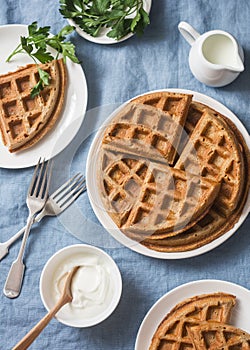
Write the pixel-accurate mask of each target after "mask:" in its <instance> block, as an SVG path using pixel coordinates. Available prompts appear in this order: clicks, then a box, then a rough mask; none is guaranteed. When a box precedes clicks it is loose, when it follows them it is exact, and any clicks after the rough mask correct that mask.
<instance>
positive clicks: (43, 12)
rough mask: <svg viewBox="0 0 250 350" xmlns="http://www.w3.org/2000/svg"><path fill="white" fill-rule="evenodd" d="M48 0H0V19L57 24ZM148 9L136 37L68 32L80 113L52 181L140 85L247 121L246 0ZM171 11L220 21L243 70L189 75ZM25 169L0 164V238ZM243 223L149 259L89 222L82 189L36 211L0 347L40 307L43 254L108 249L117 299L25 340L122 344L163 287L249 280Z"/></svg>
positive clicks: (2, 273)
mask: <svg viewBox="0 0 250 350" xmlns="http://www.w3.org/2000/svg"><path fill="white" fill-rule="evenodd" d="M58 3H59V1H52V0H50V1H41V0H33V1H24V0H18V1H17V0H0V25H4V24H11V23H20V24H29V23H31V22H33V21H35V20H37V21H38V24H39V26H45V25H50V26H51V31H52V32H57V31H58V30H59V29H61V27H62V26H63V25H65V24H66V21H65V20H64V19H63V18H62V16H61V15H60V13H59V11H58V8H59V4H58ZM150 18H151V24H150V26H149V27H148V28H147V29H146V31H145V34H144V35H143V37H141V38H139V37H136V36H134V37H132V38H130V39H129V40H127V41H124V42H123V43H120V44H116V45H112V46H104V45H98V44H94V43H91V42H88V41H86V40H84V39H82V38H81V37H79V36H78V35H77V34H76V33H74V34H73V35H72V37H71V39H72V41H73V42H74V43H75V45H76V47H77V54H78V57H79V59H80V60H81V61H82V67H83V69H84V72H85V75H86V78H87V83H88V92H89V100H88V112H87V114H86V117H85V120H84V123H83V125H82V127H81V130H80V131H79V133H78V135H77V136H76V138H75V140H74V141H73V142H72V144H71V145H70V146H69V147H67V149H65V150H64V151H63V152H62V153H61V154H59V155H58V156H57V157H56V158H55V169H54V176H53V179H54V181H53V185H54V186H55V187H56V185H57V184H59V183H61V181H63V180H65V179H66V178H68V176H69V174H71V173H75V172H76V171H81V172H83V173H84V172H85V165H86V156H87V153H88V149H89V146H90V142H91V139H92V138H93V132H92V131H93V130H96V129H97V128H98V126H99V125H100V124H101V122H102V121H103V120H104V119H105V118H106V117H107V115H108V114H109V112H110V111H111V110H113V109H114V108H115V106H116V105H117V104H120V103H122V102H124V101H126V100H128V99H129V98H132V97H133V96H135V95H138V94H140V93H144V92H146V91H149V90H154V89H161V88H185V89H191V90H195V91H199V92H201V93H204V94H207V95H208V96H211V97H213V98H215V99H217V100H218V101H220V102H222V103H223V104H225V105H226V106H227V107H228V108H229V109H231V110H232V111H233V112H234V113H235V114H236V115H237V116H238V118H239V119H240V120H241V121H242V122H243V123H244V125H245V126H246V128H247V129H248V130H249V129H250V110H249V93H250V91H249V90H250V82H249V69H250V2H249V1H247V0H243V1H240V2H239V1H236V0H221V1H214V0H207V1H203V0H189V1H185V0H178V1H173V0H153V4H152V9H151V13H150ZM181 20H185V21H188V22H189V23H190V24H192V25H193V26H194V27H195V28H196V29H197V30H198V31H199V32H201V33H202V32H205V31H207V30H210V29H222V30H226V31H229V32H230V33H231V34H233V35H234V36H235V37H236V38H237V39H238V40H239V42H240V43H241V45H242V46H243V48H244V52H245V67H246V69H245V71H244V72H243V73H242V74H241V75H240V76H239V78H238V79H237V80H236V81H234V82H233V83H232V84H230V85H228V86H226V87H223V88H209V87H207V86H205V85H203V84H202V83H199V82H198V81H197V80H196V79H195V78H194V77H193V76H192V74H191V72H190V70H189V67H188V51H189V47H188V44H187V43H186V42H185V41H184V39H183V38H182V37H181V36H180V34H179V32H178V29H177V25H178V23H179V22H180V21H181ZM0 45H1V43H0ZM100 106H102V108H101V111H102V113H97V111H100V108H97V109H95V108H96V107H100ZM103 106H104V107H103ZM95 112H96V113H95ZM88 135H90V137H88V138H87V139H86V136H88ZM85 139H86V140H85ZM82 140H83V141H84V142H82V144H81V141H82ZM74 153H75V155H74V157H73V156H72V155H73V154H74ZM0 156H1V155H0ZM32 172H33V168H28V169H20V170H8V169H0V200H1V202H0V241H5V240H6V239H7V238H9V237H10V236H11V235H12V234H13V233H15V232H16V231H18V230H19V228H21V227H22V226H23V225H24V224H25V218H26V215H27V207H26V205H25V197H26V192H27V188H28V184H29V181H30V178H31V175H32ZM249 227H250V223H249V218H247V219H246V221H245V222H244V224H243V225H242V226H241V227H240V229H239V230H238V231H237V232H236V233H235V234H234V235H233V236H232V237H231V238H230V239H229V240H228V241H227V242H225V243H224V244H222V245H221V246H219V247H218V248H216V249H214V250H213V251H211V252H209V253H206V254H204V255H201V256H198V257H194V258H189V259H184V260H175V261H173V260H168V261H166V260H157V259H153V258H149V257H145V256H142V255H139V254H138V253H135V252H133V251H131V250H129V249H128V248H125V247H123V246H121V245H120V244H118V243H117V242H115V241H114V240H113V239H112V238H111V237H110V235H109V234H108V233H107V232H106V231H105V230H104V229H103V228H102V227H101V225H100V224H99V223H98V220H97V219H96V217H95V215H94V213H93V211H92V209H91V206H90V203H89V200H88V196H87V193H85V194H84V195H83V196H82V197H81V198H79V200H78V201H77V204H76V205H75V206H74V207H73V208H70V210H69V211H68V212H65V213H64V214H63V215H62V216H61V217H60V218H58V219H57V218H48V219H44V221H43V223H42V224H40V225H39V226H38V225H37V226H35V227H34V229H33V231H32V234H31V235H30V238H29V242H28V245H27V250H26V253H25V263H26V266H27V268H26V273H25V278H24V284H23V288H22V292H21V295H20V296H19V298H17V299H13V300H10V299H7V298H6V297H5V296H4V295H3V293H0V315H1V316H0V349H1V350H9V349H11V348H12V347H13V346H14V344H16V343H17V342H18V341H19V340H20V339H21V338H22V337H23V336H24V335H25V334H26V333H27V332H28V331H29V330H30V329H31V328H32V327H33V326H34V325H35V324H36V322H37V321H38V320H39V319H40V318H42V317H43V316H44V314H45V308H44V306H43V304H42V301H41V299H40V294H39V278H40V274H41V271H42V269H43V267H44V265H45V263H46V262H47V260H48V259H49V258H50V257H51V256H52V255H53V254H54V253H55V252H56V251H58V250H59V249H61V248H63V247H65V246H68V245H71V244H77V243H81V242H82V241H85V242H86V243H90V244H94V245H96V246H99V247H100V248H103V249H104V250H105V251H106V252H108V253H109V254H110V255H111V256H112V257H113V259H114V260H115V262H116V263H117V265H118V266H119V268H120V271H121V275H122V279H123V293H122V297H121V301H120V303H119V305H118V307H117V309H116V310H115V312H114V313H113V314H112V315H111V316H110V317H109V318H108V319H107V320H105V321H104V322H102V323H101V324H99V325H97V326H95V327H91V328H86V329H75V328H71V327H67V326H64V325H62V324H60V323H59V322H57V321H56V320H53V321H52V322H51V323H50V324H49V326H48V327H47V328H46V329H45V330H44V331H43V333H42V334H41V335H40V336H39V337H38V338H37V340H36V341H35V342H34V343H33V344H32V346H31V347H30V349H51V350H52V349H53V350H56V349H60V350H61V349H66V350H71V349H94V350H99V349H102V350H110V349H114V350H132V349H133V348H134V343H135V339H136V334H137V331H138V328H139V326H140V323H141V321H142V320H143V318H144V316H145V314H146V312H147V311H148V310H149V308H150V307H151V306H152V305H153V304H154V303H155V302H156V301H157V299H158V298H160V297H161V296H162V295H164V294H165V293H166V292H168V291H169V290H171V289H172V288H174V287H176V286H178V285H180V284H183V283H186V282H189V281H193V280H199V279H209V278H218V279H222V280H226V281H231V282H234V283H238V284H240V285H242V286H244V287H246V288H250V278H249V276H250V271H249V266H250V255H249V245H250V235H249ZM19 244H20V242H19V243H17V244H15V245H14V246H13V247H12V248H11V250H10V253H9V255H8V256H7V257H6V258H5V259H4V260H3V261H1V262H0V289H2V288H3V286H4V282H5V279H6V276H7V273H8V271H9V268H10V265H11V262H12V261H13V259H15V258H16V256H17V252H18V249H19Z"/></svg>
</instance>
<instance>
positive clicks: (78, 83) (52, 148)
mask: <svg viewBox="0 0 250 350" xmlns="http://www.w3.org/2000/svg"><path fill="white" fill-rule="evenodd" d="M27 28H28V27H27V26H26V25H19V24H14V25H5V26H1V27H0V42H1V45H0V74H4V73H8V72H11V71H14V70H16V69H17V68H18V67H20V66H25V65H26V64H28V63H34V62H33V61H32V60H31V59H30V58H29V57H28V56H27V55H25V54H19V55H16V56H14V57H13V58H12V60H11V62H9V63H7V62H6V59H7V57H8V56H9V55H10V54H11V53H12V51H13V50H14V49H15V48H16V47H17V45H18V44H19V42H20V36H26V35H27ZM66 66H67V73H68V82H67V92H66V99H65V101H64V107H63V110H62V113H61V116H60V118H59V120H58V122H57V123H56V125H55V126H54V127H53V129H52V130H51V132H49V133H48V134H47V135H45V136H44V137H43V138H42V139H41V140H40V141H39V142H38V143H37V144H36V145H34V146H32V147H31V148H29V149H27V150H24V151H21V152H17V153H16V154H15V153H14V154H12V153H10V152H9V151H8V149H7V147H5V146H4V145H3V143H2V141H1V139H0V154H1V157H0V167H2V168H13V169H14V168H15V169H17V168H26V167H29V166H32V165H35V164H36V163H37V161H38V158H39V157H44V158H46V159H50V158H52V157H54V156H56V155H57V154H58V153H59V152H61V151H62V150H63V149H64V148H65V147H66V146H67V145H68V144H69V143H70V142H71V141H72V139H73V138H74V136H75V135H76V133H77V131H78V130H79V128H80V126H81V124H82V121H83V118H84V116H85V111H86V106H87V99H88V92H87V84H86V79H85V75H84V72H83V70H82V67H81V65H80V64H76V63H73V62H72V61H70V60H68V59H67V63H66Z"/></svg>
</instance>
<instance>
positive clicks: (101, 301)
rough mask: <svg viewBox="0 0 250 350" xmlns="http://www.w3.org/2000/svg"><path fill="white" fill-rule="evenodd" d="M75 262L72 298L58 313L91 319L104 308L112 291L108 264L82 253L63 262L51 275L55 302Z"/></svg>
mask: <svg viewBox="0 0 250 350" xmlns="http://www.w3.org/2000/svg"><path fill="white" fill-rule="evenodd" d="M76 265H78V266H80V267H79V269H78V270H77V271H76V273H75V275H74V277H73V279H72V283H71V291H72V296H73V300H72V302H71V303H69V304H66V305H65V306H64V307H63V308H62V309H61V311H60V313H63V314H64V317H65V316H66V317H67V318H68V319H83V318H87V319H89V318H94V317H96V316H99V315H100V314H101V313H102V312H104V311H105V310H106V309H107V307H108V306H109V305H110V303H111V301H112V296H113V292H114V285H113V282H112V278H111V274H110V267H109V264H108V262H107V261H105V260H104V259H102V258H101V257H99V256H95V255H94V254H93V255H92V254H87V253H86V254H79V255H75V256H74V257H71V258H69V259H67V260H65V261H63V263H61V264H60V265H59V266H58V268H57V269H56V270H55V273H54V276H53V280H52V286H53V291H52V296H53V298H54V301H55V302H57V301H58V299H59V298H60V296H61V293H62V289H63V285H64V283H65V278H66V276H67V273H68V272H69V271H70V270H71V269H72V268H73V267H74V266H76Z"/></svg>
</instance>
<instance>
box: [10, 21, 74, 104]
mask: <svg viewBox="0 0 250 350" xmlns="http://www.w3.org/2000/svg"><path fill="white" fill-rule="evenodd" d="M73 31H74V27H72V26H70V25H67V26H65V27H63V28H62V29H61V30H60V31H59V33H58V34H56V35H51V34H50V26H46V27H40V28H38V26H37V22H33V23H32V24H30V25H29V26H28V36H27V37H24V36H21V37H20V44H19V45H18V46H17V47H16V49H15V50H14V51H13V52H12V53H11V54H10V55H9V57H8V58H7V60H6V62H9V61H10V60H11V59H12V57H13V56H15V55H17V54H20V53H25V54H28V56H29V57H31V58H32V60H33V61H34V62H35V63H36V64H38V62H40V63H47V62H50V61H52V60H54V59H57V58H58V56H59V54H62V57H63V60H64V62H65V61H66V58H67V57H68V58H69V59H71V60H72V61H73V62H75V63H80V62H79V60H78V58H77V57H76V55H75V46H74V44H72V43H71V42H70V41H65V40H66V36H67V35H69V34H71V33H72V32H73ZM48 46H50V47H52V48H53V49H55V50H56V52H57V53H56V56H55V57H53V55H52V53H51V52H50V51H48ZM38 73H39V81H38V83H37V84H36V85H35V86H34V87H33V89H32V90H31V97H35V96H36V95H38V94H39V93H40V92H41V91H42V90H43V89H44V87H45V86H46V85H49V84H50V79H51V77H50V75H49V74H48V73H47V72H45V71H44V70H43V69H41V68H39V67H38Z"/></svg>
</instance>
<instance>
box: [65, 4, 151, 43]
mask: <svg viewBox="0 0 250 350" xmlns="http://www.w3.org/2000/svg"><path fill="white" fill-rule="evenodd" d="M151 4H152V0H144V9H145V11H146V12H147V13H149V12H150V9H151ZM68 22H69V24H70V25H72V26H74V27H75V28H76V32H77V33H78V34H79V35H80V36H81V37H83V38H84V39H86V40H88V41H92V42H93V43H96V44H104V45H105V44H117V43H120V42H122V41H124V40H127V39H128V38H130V37H131V36H133V35H134V34H133V33H129V34H127V35H126V36H124V37H123V38H121V39H120V40H115V39H113V38H109V37H108V36H107V35H106V34H107V33H108V32H109V31H110V28H107V29H106V28H104V29H102V30H101V31H100V33H99V35H98V36H97V37H93V36H92V35H90V34H88V33H86V32H85V31H84V30H82V29H81V28H80V27H79V25H77V24H76V23H75V22H74V21H73V20H72V19H70V18H69V19H68Z"/></svg>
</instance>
